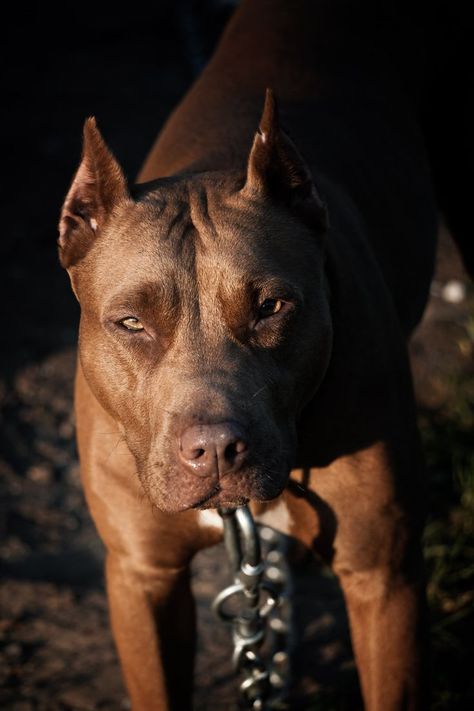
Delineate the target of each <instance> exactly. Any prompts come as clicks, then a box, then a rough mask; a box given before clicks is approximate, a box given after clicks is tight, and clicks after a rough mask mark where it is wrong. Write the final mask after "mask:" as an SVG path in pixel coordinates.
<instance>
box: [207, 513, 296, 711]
mask: <svg viewBox="0 0 474 711" xmlns="http://www.w3.org/2000/svg"><path fill="white" fill-rule="evenodd" d="M218 511H219V514H220V515H221V516H222V518H223V521H224V542H225V546H226V550H227V554H228V557H229V561H230V564H231V567H232V571H233V574H234V582H233V583H232V584H231V585H229V586H228V587H226V588H225V589H224V590H222V591H221V592H220V593H219V594H218V595H217V596H216V598H215V599H214V602H213V604H212V608H213V610H214V611H215V613H216V614H217V615H218V617H219V618H220V619H221V620H223V621H224V622H227V623H229V624H230V625H231V627H232V640H233V644H234V651H233V654H232V663H233V667H234V669H235V671H236V673H239V674H240V676H241V679H242V681H241V683H240V687H239V688H240V694H241V699H242V701H243V703H244V704H245V706H244V707H245V708H247V709H253V710H254V711H267V710H268V711H270V710H275V711H276V710H277V709H278V710H280V711H287V709H288V708H289V706H288V704H287V701H286V697H287V692H288V683H289V662H288V651H287V637H288V624H289V601H288V595H287V590H286V587H287V583H288V572H287V569H286V565H285V556H284V553H283V552H282V551H281V550H280V546H279V536H278V535H277V534H276V532H275V531H273V530H272V529H271V528H268V527H264V528H262V529H261V537H262V539H263V541H264V545H265V546H266V547H267V548H268V551H267V553H266V557H265V561H264V560H263V558H262V553H261V541H260V536H259V532H258V530H257V526H256V524H255V521H254V519H253V516H252V514H251V513H250V510H249V509H248V507H247V506H241V507H239V508H237V509H218ZM263 645H264V646H265V650H266V654H265V657H266V656H267V655H268V657H269V660H268V661H266V659H265V658H264V656H263V654H262V649H261V648H262V646H263Z"/></svg>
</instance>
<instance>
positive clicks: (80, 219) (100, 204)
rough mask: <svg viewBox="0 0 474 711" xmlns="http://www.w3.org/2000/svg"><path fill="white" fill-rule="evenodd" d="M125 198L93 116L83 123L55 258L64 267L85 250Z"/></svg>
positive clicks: (121, 177)
mask: <svg viewBox="0 0 474 711" xmlns="http://www.w3.org/2000/svg"><path fill="white" fill-rule="evenodd" d="M127 198H129V192H128V189H127V183H126V180H125V176H124V174H123V171H122V169H121V167H120V165H119V164H118V163H117V161H116V160H115V158H114V156H113V155H112V153H111V152H110V150H109V149H108V147H107V146H106V144H105V141H104V139H103V138H102V135H101V133H100V131H99V129H98V128H97V125H96V122H95V118H89V119H87V121H86V122H85V124H84V139H83V149H82V160H81V163H80V165H79V168H78V169H77V173H76V175H75V176H74V179H73V181H72V185H71V187H70V188H69V192H68V194H67V195H66V199H65V201H64V205H63V208H62V211H61V218H60V221H59V240H58V244H59V258H60V261H61V264H62V266H63V267H65V268H66V269H67V268H69V267H71V266H74V264H75V263H76V262H78V261H79V260H80V259H81V258H82V257H83V256H84V255H85V254H86V252H87V250H88V249H89V247H90V246H91V244H92V242H93V240H94V239H95V236H96V233H97V232H99V231H100V230H101V228H103V227H104V225H105V223H106V222H107V219H108V218H109V216H110V214H111V213H112V211H113V209H114V207H115V206H116V205H117V204H118V203H119V202H121V201H123V200H125V199H127Z"/></svg>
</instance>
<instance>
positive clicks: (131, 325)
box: [119, 316, 143, 331]
mask: <svg viewBox="0 0 474 711" xmlns="http://www.w3.org/2000/svg"><path fill="white" fill-rule="evenodd" d="M119 324H120V325H121V326H123V327H124V328H126V329H127V331H143V324H142V323H141V321H139V320H138V319H137V318H135V316H127V318H123V319H121V320H120V321H119Z"/></svg>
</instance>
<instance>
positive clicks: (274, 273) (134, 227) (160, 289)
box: [59, 0, 437, 711]
mask: <svg viewBox="0 0 474 711" xmlns="http://www.w3.org/2000/svg"><path fill="white" fill-rule="evenodd" d="M374 8H375V6H374V7H373V8H370V6H369V10H367V8H366V7H365V5H364V6H362V7H359V6H357V7H352V5H351V4H345V3H344V2H342V3H323V2H322V3H312V2H310V1H309V0H298V1H297V2H294V3H291V4H290V3H288V2H286V1H285V0H243V2H242V4H241V5H240V7H239V8H238V9H237V11H236V12H235V14H234V16H233V18H232V19H231V21H230V23H229V25H228V27H227V29H226V30H225V32H224V35H223V37H222V39H221V41H220V44H219V46H218V48H217V50H216V52H215V54H214V56H213V58H212V60H211V61H210V63H209V64H208V66H207V67H206V69H205V70H204V72H203V73H202V74H201V76H200V77H199V79H198V80H197V82H196V83H195V84H194V86H193V87H192V88H191V90H190V91H189V93H188V94H187V95H186V97H185V98H184V99H183V101H182V102H181V104H180V105H179V106H178V108H177V109H176V110H175V112H174V113H173V115H172V116H171V118H170V119H169V121H168V123H167V124H166V125H165V127H164V129H163V131H162V133H161V135H160V137H159V138H158V141H157V143H156V144H155V145H154V147H153V148H152V150H151V153H150V155H149V156H148V158H147V160H146V162H145V165H144V167H143V169H142V171H141V173H140V176H139V178H138V182H137V184H136V185H134V186H130V185H129V184H128V183H127V181H126V179H125V177H124V174H123V171H122V169H121V167H120V165H119V164H118V162H117V161H116V159H115V158H114V156H113V155H112V153H111V152H110V151H109V149H108V148H107V146H106V144H105V142H104V139H103V138H102V136H101V134H100V133H99V130H98V128H97V126H96V123H95V120H94V119H89V120H88V121H87V122H86V124H85V128H84V147H83V155H82V160H81V163H80V166H79V168H78V171H77V173H76V175H75V177H74V179H73V182H72V185H71V187H70V190H69V192H68V194H67V197H66V199H65V202H64V206H63V209H62V213H61V219H60V237H59V253H60V261H61V264H62V266H63V267H64V268H65V269H67V271H68V273H69V276H70V280H71V284H72V289H73V290H74V293H75V295H76V297H77V299H78V300H79V302H80V305H81V320H80V331H79V358H78V366H77V376H76V394H75V403H76V418H77V435H78V444H79V454H80V461H81V471H82V477H83V482H84V488H85V493H86V498H87V501H88V505H89V507H90V510H91V513H92V516H93V518H94V520H95V523H96V526H97V529H98V531H99V533H100V535H101V537H102V540H103V541H104V543H105V545H106V549H107V558H106V578H107V589H108V597H109V605H110V613H111V622H112V627H113V632H114V637H115V641H116V644H117V648H118V651H119V656H120V661H121V665H122V669H123V674H124V677H125V681H126V685H127V688H128V691H129V695H130V699H131V703H132V708H133V709H135V711H152V710H153V711H154V710H156V709H160V710H161V709H162V710H166V709H174V710H179V711H185V709H189V708H191V692H192V671H193V654H194V646H195V641H194V640H195V613H194V605H193V599H192V595H191V591H190V575H189V565H190V561H191V560H192V558H193V556H194V554H195V553H196V552H197V551H198V550H200V549H202V548H204V547H206V546H211V545H213V544H215V543H217V542H218V541H220V540H221V538H222V526H221V524H220V520H219V517H218V516H217V513H215V512H213V509H216V508H217V507H237V506H240V505H243V504H246V503H249V505H250V507H251V510H252V511H253V513H254V515H255V516H256V517H257V520H258V517H259V516H260V517H262V516H265V520H266V522H268V523H270V525H273V526H274V527H275V528H278V529H280V530H281V531H282V532H283V533H285V534H287V535H288V536H291V537H292V538H294V539H296V540H298V541H299V542H300V543H301V544H303V545H304V546H306V547H307V548H308V549H311V550H313V551H315V552H316V553H317V554H318V555H320V556H321V557H322V558H323V559H324V560H325V561H326V562H327V563H328V564H329V565H330V566H331V567H332V569H333V571H334V572H335V574H336V575H337V577H338V579H339V581H340V584H341V588H342V591H343V594H344V597H345V602H346V606H347V610H348V615H349V621H350V629H351V636H352V642H353V648H354V654H355V658H356V663H357V668H358V672H359V676H360V681H361V689H362V694H363V698H364V703H365V707H366V708H367V709H368V710H369V711H380V710H382V709H383V711H395V710H399V709H410V710H412V711H413V710H415V709H420V708H423V707H424V705H425V704H426V673H425V667H426V664H425V658H426V657H425V654H424V651H423V650H424V638H425V635H424V616H425V613H424V586H423V565H422V555H421V548H420V536H421V532H422V528H423V518H424V513H423V512H424V500H425V492H424V477H423V464H422V457H421V454H420V444H419V438H418V433H417V427H416V419H415V407H414V399H413V393H412V385H411V376H410V370H409V365H408V359H407V350H406V341H407V338H408V337H409V335H410V333H411V331H412V330H413V328H414V326H415V325H416V324H417V322H418V321H419V319H420V317H421V314H422V312H423V308H424V305H425V302H426V299H427V295H428V290H429V283H430V278H431V273H432V268H433V260H434V248H435V236H436V231H437V217H436V209H435V203H434V198H433V191H432V186H431V180H430V175H429V170H428V168H427V159H426V155H425V150H424V147H423V140H422V137H421V134H420V130H419V127H418V122H417V118H416V112H415V110H414V100H413V92H412V91H411V89H410V82H409V81H408V82H405V83H404V81H403V80H404V79H405V78H406V77H407V76H409V78H410V77H412V75H411V74H409V75H407V72H406V66H401V65H397V63H396V61H395V59H394V57H395V58H396V57H397V56H399V55H401V54H402V53H403V55H404V56H405V57H406V56H407V53H408V49H409V48H408V45H407V43H405V44H403V43H402V44H399V43H398V40H399V37H398V35H396V33H395V35H396V36H395V39H394V30H393V28H392V26H391V25H390V22H387V23H386V24H384V23H382V22H379V21H378V20H379V18H378V17H375V20H374V18H373V17H372V15H371V13H372V12H375V13H376V12H377V10H376V9H374ZM351 13H352V14H351ZM374 27H375V28H376V29H374ZM398 29H400V28H398ZM397 31H398V30H397ZM392 50H393V51H392ZM401 50H403V52H402V51H401ZM397 52H398V54H397ZM412 78H413V77H412ZM267 87H271V88H270V89H268V88H267ZM407 87H408V88H407ZM273 92H275V93H273ZM275 96H277V97H278V101H279V105H281V109H282V115H283V116H284V119H285V126H286V125H287V126H288V127H289V130H290V131H291V136H292V137H291V138H290V135H289V133H288V132H287V131H285V130H284V129H283V128H282V125H281V121H280V117H279V109H278V106H277V102H276V99H275ZM262 103H263V111H262V108H261V107H262ZM259 115H260V120H259ZM144 495H145V496H146V498H147V499H148V501H149V502H151V504H152V506H149V505H148V504H147V503H146V501H144Z"/></svg>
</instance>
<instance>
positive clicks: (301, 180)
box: [243, 89, 327, 230]
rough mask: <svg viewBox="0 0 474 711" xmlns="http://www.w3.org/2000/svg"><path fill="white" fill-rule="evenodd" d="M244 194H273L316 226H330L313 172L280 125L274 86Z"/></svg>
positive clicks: (270, 93) (270, 92)
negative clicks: (314, 181)
mask: <svg viewBox="0 0 474 711" xmlns="http://www.w3.org/2000/svg"><path fill="white" fill-rule="evenodd" d="M243 193H244V195H248V196H249V197H252V196H259V195H261V196H262V197H269V198H273V199H274V200H277V201H278V202H283V203H285V204H287V205H288V206H289V207H294V208H296V209H298V210H300V211H301V213H302V214H303V216H304V217H306V218H307V219H309V220H310V221H311V222H312V223H313V224H314V226H316V227H319V229H321V230H326V229H327V211H326V207H325V205H324V203H323V201H322V200H321V198H320V196H319V194H318V192H317V190H316V187H315V185H314V183H313V178H312V176H311V172H310V170H309V168H308V166H307V165H306V163H305V161H304V160H303V158H302V156H301V155H300V153H299V151H298V149H297V148H296V146H295V144H294V143H293V141H292V140H291V139H290V138H289V137H288V136H287V134H286V133H285V132H284V131H283V130H282V129H281V128H280V122H279V116H278V107H277V103H276V100H275V96H274V94H273V91H272V90H271V89H267V90H266V94H265V104H264V107H263V113H262V117H261V119H260V125H259V128H258V131H257V132H256V134H255V138H254V141H253V145H252V149H251V151H250V156H249V159H248V164H247V179H246V182H245V185H244V188H243Z"/></svg>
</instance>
